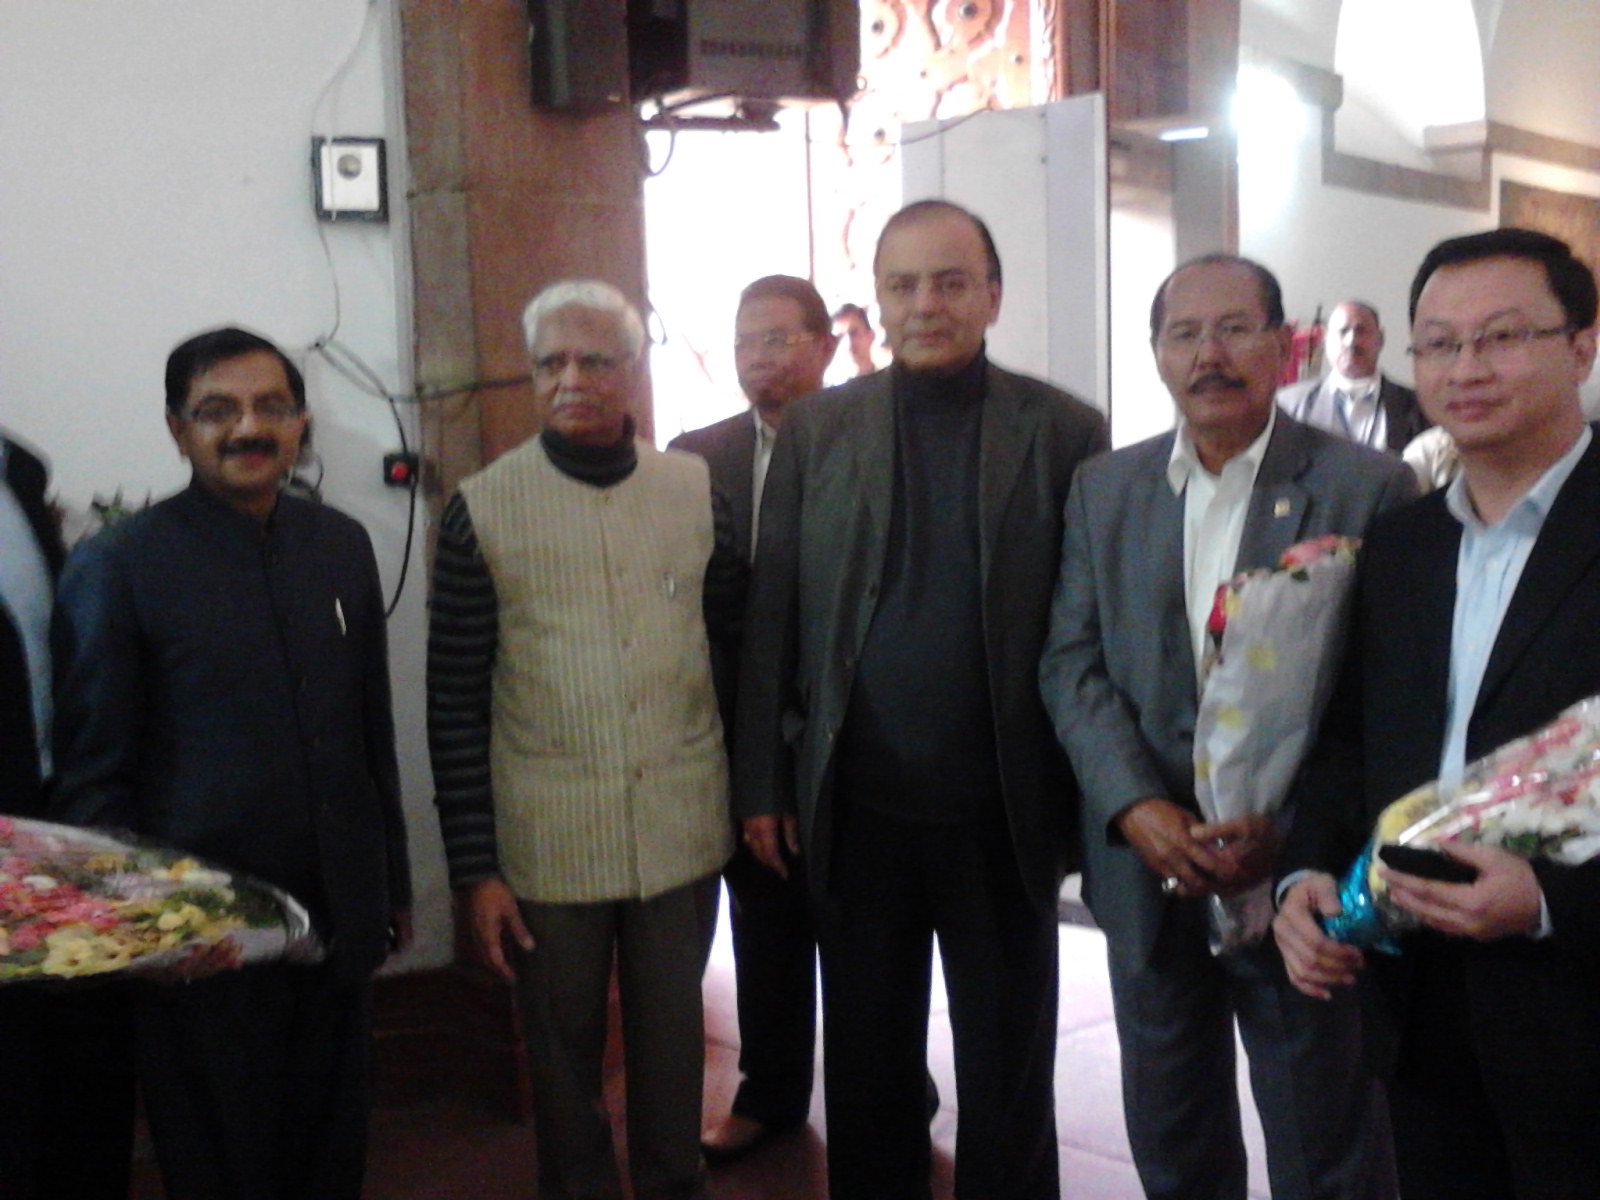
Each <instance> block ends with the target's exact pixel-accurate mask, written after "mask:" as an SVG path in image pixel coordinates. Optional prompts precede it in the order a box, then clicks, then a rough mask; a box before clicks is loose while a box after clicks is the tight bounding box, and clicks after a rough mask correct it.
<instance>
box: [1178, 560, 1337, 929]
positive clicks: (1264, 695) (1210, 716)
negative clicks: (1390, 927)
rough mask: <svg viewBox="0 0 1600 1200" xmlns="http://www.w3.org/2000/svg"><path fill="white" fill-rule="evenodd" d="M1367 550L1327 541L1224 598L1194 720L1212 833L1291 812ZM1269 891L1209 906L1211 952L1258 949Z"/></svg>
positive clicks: (1224, 590)
mask: <svg viewBox="0 0 1600 1200" xmlns="http://www.w3.org/2000/svg"><path fill="white" fill-rule="evenodd" d="M1360 545H1361V543H1360V541H1359V539H1356V538H1347V537H1340V536H1337V535H1329V536H1327V537H1320V538H1315V539H1313V540H1311V541H1308V542H1301V543H1299V544H1298V545H1294V546H1291V547H1289V549H1288V550H1286V551H1284V553H1283V557H1282V558H1281V559H1280V560H1279V563H1278V565H1277V566H1276V567H1271V568H1266V567H1263V568H1259V569H1257V570H1254V571H1248V572H1245V573H1244V574H1241V575H1237V576H1235V577H1234V578H1233V579H1232V580H1231V581H1229V582H1228V583H1225V584H1223V585H1222V586H1221V587H1219V588H1218V589H1217V597H1216V602H1215V604H1214V605H1213V607H1212V610H1211V620H1210V623H1209V629H1210V634H1211V645H1212V649H1211V653H1210V654H1209V655H1208V656H1207V659H1206V662H1205V663H1204V664H1203V669H1202V684H1201V691H1200V707H1199V711H1198V713H1197V714H1196V716H1195V730H1194V784H1195V797H1196V799H1197V800H1198V802H1199V804H1200V811H1201V813H1202V814H1203V815H1204V816H1205V818H1206V820H1207V821H1213V822H1214V821H1226V820H1231V819H1233V818H1236V817H1243V816H1251V815H1272V814H1274V813H1276V812H1277V811H1278V810H1279V809H1280V808H1282V807H1283V801H1284V797H1285V796H1286V795H1287V794H1288V791H1289V785H1290V784H1291V783H1292V782H1293V781H1294V776H1295V772H1296V771H1298V770H1299V768H1300V762H1301V759H1302V758H1304V756H1305V753H1306V750H1307V748H1308V747H1309V745H1310V742H1311V738H1312V737H1313V736H1314V735H1315V733H1316V728H1317V724H1318V722H1319V721H1320V720H1321V717H1322V710H1323V709H1324V707H1325V706H1326V705H1327V701H1328V695H1329V693H1330V692H1331V691H1332V688H1333V679H1334V675H1335V672H1336V670H1337V668H1338V660H1339V647H1340V645H1341V644H1342V642H1343V636H1342V635H1343V632H1344V625H1345V617H1346V613H1347V611H1348V604H1347V600H1348V597H1349V593H1350V584H1351V581H1352V580H1353V579H1354V577H1355V561H1356V550H1357V549H1358V548H1359V547H1360ZM1271 924H1272V892H1271V881H1270V880H1262V881H1261V882H1260V883H1259V884H1257V885H1256V886H1255V887H1253V888H1251V889H1249V890H1248V891H1246V892H1244V893H1242V894H1240V895H1237V896H1231V897H1227V898H1223V897H1220V896H1216V895H1213V896H1212V897H1211V933H1212V937H1211V948H1212V951H1213V952H1214V953H1219V954H1220V953H1226V952H1228V951H1230V950H1235V949H1238V948H1240V947H1242V946H1248V945H1253V944H1254V943H1256V942H1258V941H1260V940H1261V938H1262V936H1263V935H1264V934H1265V933H1266V931H1267V928H1268V926H1270V925H1271Z"/></svg>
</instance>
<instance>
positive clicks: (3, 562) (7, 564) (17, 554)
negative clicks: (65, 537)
mask: <svg viewBox="0 0 1600 1200" xmlns="http://www.w3.org/2000/svg"><path fill="white" fill-rule="evenodd" d="M8 449H9V447H8V446H7V444H6V441H5V439H4V438H0V604H3V605H5V607H6V609H7V610H8V611H9V613H10V616H11V620H12V623H13V624H15V625H16V627H17V632H18V633H19V634H20V635H21V637H22V650H23V653H24V654H26V655H27V658H28V677H29V681H30V683H31V684H32V687H33V728H34V733H35V735H36V736H37V738H38V743H39V768H40V772H41V773H42V774H43V776H44V777H45V778H46V779H48V778H49V777H50V775H51V773H52V770H51V766H52V763H51V757H50V720H51V705H50V591H51V588H50V565H49V563H47V562H46V561H45V557H44V551H43V550H41V549H40V548H39V543H38V541H37V539H36V538H35V537H34V534H33V526H31V525H29V524H28V516H27V514H26V513H24V512H23V511H22V505H21V503H19V502H18V500H17V498H16V496H15V495H14V494H13V493H12V491H11V488H10V487H9V486H7V484H6V482H5V466H6V454H7V452H8Z"/></svg>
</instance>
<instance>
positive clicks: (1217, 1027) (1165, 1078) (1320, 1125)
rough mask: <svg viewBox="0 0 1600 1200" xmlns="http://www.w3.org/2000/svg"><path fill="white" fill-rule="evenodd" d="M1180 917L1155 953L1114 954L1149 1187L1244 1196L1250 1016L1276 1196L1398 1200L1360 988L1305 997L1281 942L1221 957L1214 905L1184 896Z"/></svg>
mask: <svg viewBox="0 0 1600 1200" xmlns="http://www.w3.org/2000/svg"><path fill="white" fill-rule="evenodd" d="M1167 918H1168V919H1167V921H1166V923H1165V925H1164V926H1163V928H1162V931H1161V935H1160V938H1159V939H1158V941H1157V944H1156V947H1155V949H1154V950H1153V951H1152V952H1151V954H1150V957H1149V960H1148V961H1146V962H1144V963H1142V964H1139V965H1138V966H1137V967H1133V966H1131V965H1130V964H1129V962H1128V961H1127V960H1126V959H1124V958H1123V957H1122V956H1119V955H1115V954H1114V955H1112V956H1111V993H1112V1000H1113V1003H1114V1006H1115V1010H1116V1019H1117V1039H1118V1041H1119V1043H1120V1045H1121V1051H1122V1101H1123V1108H1124V1112H1125V1115H1126V1117H1127V1123H1128V1140H1129V1142H1130V1144H1131V1146H1132V1149H1133V1161H1134V1164H1135V1165H1136V1166H1137V1167H1138V1170H1139V1179H1140V1182H1141V1183H1142V1184H1143V1186H1144V1191H1145V1195H1146V1196H1147V1197H1149V1200H1244V1198H1245V1196H1246V1194H1247V1187H1246V1163H1245V1147H1244V1135H1243V1132H1242V1130H1241V1127H1240V1115H1239V1093H1238V1084H1237V1074H1236V1069H1235V1063H1234V1024H1235V1021H1237V1023H1238V1029H1239V1034H1240V1037H1241V1038H1242V1039H1243V1041H1244V1046H1245V1051H1246V1053H1247V1054H1248V1057H1249V1068H1250V1086H1251V1088H1252V1090H1253V1092H1254V1094H1255V1102H1256V1109H1257V1111H1258V1112H1259V1114H1260V1116H1261V1125H1262V1131H1263V1133H1264V1135H1265V1141H1266V1148H1267V1177H1268V1180H1269V1182H1270V1183H1271V1187H1272V1196H1273V1200H1392V1198H1393V1196H1394V1156H1393V1151H1392V1149H1391V1148H1390V1142H1389V1136H1388V1127H1387V1124H1386V1112H1385V1109H1384V1106H1383V1099H1382V1093H1381V1089H1380V1087H1379V1084H1378V1081H1377V1079H1376V1077H1375V1076H1374V1075H1372V1074H1371V1073H1370V1072H1369V1071H1368V1069H1367V1067H1366V1063H1365V1059H1364V1056H1363V1053H1362V1041H1361V1012H1360V1005H1359V1003H1358V1000H1357V997H1356V995H1355V994H1354V992H1353V991H1352V990H1351V989H1343V990H1342V991H1341V992H1340V993H1339V994H1337V995H1336V996H1335V998H1334V999H1332V1000H1313V999H1311V998H1310V997H1309V996H1305V995H1303V994H1301V993H1300V992H1298V991H1296V990H1295V988H1294V987H1293V985H1291V984H1290V983H1289V980H1288V978H1287V976H1286V975H1285V973H1284V969H1283V960H1282V959H1281V958H1280V957H1279V956H1278V951H1277V947H1276V946H1275V945H1274V944H1272V942H1271V940H1270V938H1269V939H1268V941H1267V942H1266V943H1264V944H1262V945H1259V946H1253V947H1250V948H1247V949H1244V950H1241V951H1238V952H1236V953H1233V954H1227V955H1221V956H1216V955H1213V954H1212V953H1211V950H1210V947H1209V945H1208V941H1207V925H1206V903H1205V902H1204V901H1202V900H1186V901H1173V902H1171V907H1170V908H1169V910H1168V913H1167ZM1408 1200H1409V1197H1408Z"/></svg>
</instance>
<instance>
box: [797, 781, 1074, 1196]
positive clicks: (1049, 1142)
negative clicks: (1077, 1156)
mask: <svg viewBox="0 0 1600 1200" xmlns="http://www.w3.org/2000/svg"><path fill="white" fill-rule="evenodd" d="M831 868H832V874H831V879H830V887H829V890H828V894H827V896H826V897H825V898H824V899H823V900H822V902H821V904H820V907H819V925H818V931H819V935H820V946H821V951H822V998H823V1030H824V1032H823V1043H824V1046H825V1053H824V1060H823V1061H824V1083H825V1089H826V1095H827V1106H828V1188H829V1195H830V1196H831V1197H832V1198H833V1200H926V1198H927V1197H928V1196H929V1194H930V1182H929V1160H930V1145H929V1138H928V1112H927V1107H926V1105H927V1073H926V1063H927V1040H928V999H929V987H930V980H931V972H932V950H933V939H934V938H935V937H937V938H938V940H939V954H940V958H941V960H942V962H943V966H944V978H945V988H946V991H947V993H948V995H949V999H950V1023H951V1028H952V1032H953V1035H954V1044H955V1067H956V1097H957V1107H958V1109H959V1114H960V1115H959V1118H958V1124H957V1130H956V1163H955V1194H956V1196H957V1197H958V1198H959V1200H1055V1198H1056V1197H1057V1196H1058V1195H1059V1191H1060V1187H1059V1182H1058V1165H1057V1164H1058V1155H1059V1150H1058V1147H1057V1143H1056V1126H1055V1104H1054V1101H1055V1094H1054V1067H1055V1046H1056V1014H1057V999H1056V996H1057V978H1056V952H1057V936H1056V920H1055V914H1054V913H1053V912H1048V913H1041V912H1040V911H1038V910H1037V909H1036V908H1035V907H1034V905H1033V904H1032V903H1030V901H1029V899H1028V896H1027V894H1026V893H1025V892H1024V891H1023V888H1022V884H1021V880H1020V878H1019V876H1018V874H1017V869H1016V864H1015V857H1014V855H1013V852H1012V850H1011V847H1010V844H1009V841H1008V838H1007V834H1006V831H1005V828H1004V826H1003V824H1002V823H1001V820H1000V815H999V814H992V815H989V816H987V817H985V818H983V819H979V820H973V821H967V822H960V823H954V824H925V823H920V822H912V821H906V820H903V819H900V818H897V817H893V816H889V815H887V814H884V813H879V812H875V811H873V810H871V809H868V808H865V807H862V806H860V805H850V806H847V807H845V806H841V811H840V812H839V814H838V818H837V825H836V834H835V842H834V849H833V857H832V864H831Z"/></svg>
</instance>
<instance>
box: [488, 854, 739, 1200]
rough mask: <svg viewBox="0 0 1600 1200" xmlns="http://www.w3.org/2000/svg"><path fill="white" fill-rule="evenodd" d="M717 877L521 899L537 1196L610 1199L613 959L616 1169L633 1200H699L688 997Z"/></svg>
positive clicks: (693, 1033)
mask: <svg viewBox="0 0 1600 1200" xmlns="http://www.w3.org/2000/svg"><path fill="white" fill-rule="evenodd" d="M717 882H718V881H717V876H715V875H711V876H708V877H707V878H705V879H702V880H698V881H696V882H695V883H691V884H686V885H684V886H683V887H678V888H674V889H672V890H671V891H669V892H664V893H662V894H661V895H659V896H652V897H651V898H650V899H648V900H622V901H613V902H607V903H600V904H535V903H529V902H526V901H524V902H522V904H521V909H522V918H523V920H524V921H525V922H526V923H527V926H528V930H529V932H530V933H532V934H533V938H534V942H535V946H534V949H533V950H532V952H531V953H528V954H522V955H520V956H519V960H518V964H517V983H518V988H517V991H518V1000H519V1002H520V1005H521V1009H522V1021H523V1027H524V1031H525V1036H526V1039H527V1043H528V1073H529V1078H530V1080H531V1082H532V1085H533V1103H534V1129H535V1132H536V1134H537V1137H538V1140H539V1195H540V1197H541V1200H620V1197H621V1196H622V1185H621V1179H620V1176H619V1173H618V1170H617V1160H616V1152H615V1149H614V1147H613V1145H612V1137H611V1123H610V1120H609V1118H608V1116H607V1113H606V1107H605V1099H604V1096H603V1094H602V1067H603V1063H604V1059H605V1044H606V1019H607V1010H608V1000H609V996H610V984H611V977H612V965H613V961H614V962H615V966H616V978H617V987H618V992H619V995H620V1001H621V1009H622V1038H623V1055H624V1057H623V1069H624V1072H625V1077H626V1087H627V1114H628V1115H627V1125H628V1173H629V1178H630V1179H631V1181H632V1183H633V1195H634V1196H635V1197H636V1200H699V1198H701V1197H704V1196H705V1180H704V1168H703V1165H702V1163H701V1160H700V1098H701V1091H702V1087H703V1084H704V1074H705V1024H704V1016H703V1009H702V1004H701V996H700V976H701V965H702V962H703V947H704V946H705V945H706V944H707V941H708V938H709V933H708V931H707V928H706V927H707V925H708V924H710V923H711V922H713V921H714V920H715V917H716V894H717V893H716V889H717Z"/></svg>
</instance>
